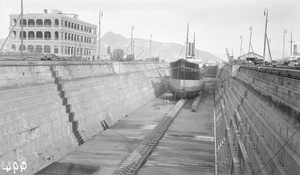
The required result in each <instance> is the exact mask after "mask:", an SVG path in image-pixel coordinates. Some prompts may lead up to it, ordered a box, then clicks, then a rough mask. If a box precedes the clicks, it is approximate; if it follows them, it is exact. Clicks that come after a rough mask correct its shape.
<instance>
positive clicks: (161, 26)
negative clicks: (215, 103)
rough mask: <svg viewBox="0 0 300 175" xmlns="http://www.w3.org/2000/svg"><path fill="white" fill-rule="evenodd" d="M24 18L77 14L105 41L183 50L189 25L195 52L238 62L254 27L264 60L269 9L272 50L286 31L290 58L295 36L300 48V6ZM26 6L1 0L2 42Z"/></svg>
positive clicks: (147, 3)
mask: <svg viewBox="0 0 300 175" xmlns="http://www.w3.org/2000/svg"><path fill="white" fill-rule="evenodd" d="M23 3H24V13H39V12H41V13H42V12H43V10H44V9H48V10H54V9H55V10H61V11H62V12H63V13H75V14H78V15H79V19H80V20H83V21H87V22H89V23H92V24H95V25H98V23H99V22H98V21H99V11H100V10H103V17H102V18H101V36H103V35H104V34H105V33H107V32H108V31H112V32H114V33H117V34H121V35H123V36H125V37H127V38H129V37H130V33H131V25H134V37H136V38H144V39H149V38H150V35H151V34H152V36H153V37H152V40H154V41H161V42H170V43H179V44H184V43H185V41H186V28H187V27H186V26H187V23H189V29H190V30H189V32H190V35H189V40H193V33H194V32H195V33H196V48H198V49H200V50H203V51H207V52H210V53H213V54H224V55H225V53H226V50H225V49H226V48H228V50H229V51H230V53H231V52H232V50H233V53H234V56H235V57H236V56H239V55H240V46H241V39H240V38H241V36H242V37H243V42H242V46H243V47H242V49H243V51H244V52H245V53H247V52H248V48H249V38H250V30H249V27H250V26H252V39H251V40H252V42H251V43H252V46H253V49H254V52H256V53H258V54H261V55H262V54H263V53H262V52H263V41H264V30H265V20H266V16H264V11H265V9H268V28H267V35H268V38H269V40H270V47H271V50H278V51H280V52H283V36H284V30H285V29H286V30H287V33H286V35H285V36H286V39H285V52H287V53H288V52H289V49H290V44H289V42H288V41H289V40H290V39H291V31H292V34H293V40H294V41H295V43H296V44H300V34H299V32H300V22H299V21H300V10H299V7H300V1H299V0H23ZM20 4H21V0H0V22H1V25H0V38H6V36H7V35H8V33H9V31H8V26H9V16H8V15H9V14H18V13H20V11H21V10H20V9H21V7H20V6H21V5H20Z"/></svg>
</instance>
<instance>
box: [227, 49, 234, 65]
mask: <svg viewBox="0 0 300 175" xmlns="http://www.w3.org/2000/svg"><path fill="white" fill-rule="evenodd" d="M226 54H227V59H228V61H229V63H232V61H233V55H232V56H231V55H230V54H229V52H228V49H227V48H226Z"/></svg>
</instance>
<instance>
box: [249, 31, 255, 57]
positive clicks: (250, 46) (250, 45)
mask: <svg viewBox="0 0 300 175" xmlns="http://www.w3.org/2000/svg"><path fill="white" fill-rule="evenodd" d="M249 30H250V39H249V49H248V53H250V48H251V49H252V52H254V50H253V47H252V44H251V38H252V26H250V27H249Z"/></svg>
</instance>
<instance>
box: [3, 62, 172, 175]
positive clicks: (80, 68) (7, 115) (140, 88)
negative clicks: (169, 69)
mask: <svg viewBox="0 0 300 175" xmlns="http://www.w3.org/2000/svg"><path fill="white" fill-rule="evenodd" d="M116 64H119V65H117V66H118V67H122V68H121V69H120V70H121V71H120V70H117V71H116V70H115V67H116V66H115V65H116ZM164 70H165V67H164V66H161V65H160V64H154V63H147V62H142V63H139V62H131V63H127V62H123V63H111V62H108V63H93V62H86V63H82V62H69V63H60V62H5V63H3V62H2V63H1V64H0V72H1V75H0V79H1V81H0V82H1V84H0V109H1V110H0V163H1V170H0V171H1V173H0V174H2V173H5V174H33V173H34V172H37V171H38V170H40V169H42V168H44V167H45V166H47V165H49V164H50V163H52V162H53V161H54V160H57V159H59V158H61V157H62V156H64V155H65V154H67V153H69V152H70V151H71V150H74V149H76V148H77V147H78V146H80V145H82V144H84V143H85V142H86V141H88V140H89V139H90V138H92V137H93V136H95V135H96V134H98V133H100V132H101V131H103V130H105V129H107V128H109V127H110V126H112V125H113V124H115V123H116V122H118V120H119V119H121V118H123V117H125V116H126V115H128V114H130V113H131V112H133V111H134V110H136V109H137V108H139V107H141V106H142V105H144V104H146V103H148V102H149V101H151V100H153V99H154V98H156V97H157V96H158V95H160V94H162V93H164V92H165V91H166V89H165V86H164V84H163V81H162V78H163V76H164V74H163V72H164ZM15 162H16V163H17V164H18V169H15V170H13V169H10V170H9V171H8V172H6V171H5V170H2V168H5V167H8V165H10V166H11V168H12V165H13V164H14V163H15ZM25 164H26V168H25V169H24V167H25ZM21 166H22V167H23V170H22V171H23V172H21V168H19V167H21Z"/></svg>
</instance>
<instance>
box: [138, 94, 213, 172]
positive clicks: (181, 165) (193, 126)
mask: <svg viewBox="0 0 300 175" xmlns="http://www.w3.org/2000/svg"><path fill="white" fill-rule="evenodd" d="M192 103H193V101H192V100H189V101H187V102H186V104H185V105H184V106H183V108H182V110H181V111H180V112H179V114H178V115H177V117H176V118H175V119H174V121H173V123H172V124H171V125H170V127H169V129H168V130H167V132H166V133H165V135H164V136H163V138H162V139H161V140H160V141H159V143H158V145H157V146H156V148H155V149H154V151H153V152H152V154H151V155H150V156H149V157H148V159H147V162H146V163H145V164H144V166H143V167H142V168H141V169H140V170H139V173H138V174H139V175H152V174H157V175H183V174H184V175H196V174H197V175H198V174H203V175H209V174H211V175H212V174H214V172H215V167H214V151H215V149H214V125H213V120H214V116H213V113H214V104H213V95H209V94H204V95H203V96H202V99H201V101H200V104H199V106H198V110H197V112H191V105H192Z"/></svg>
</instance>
